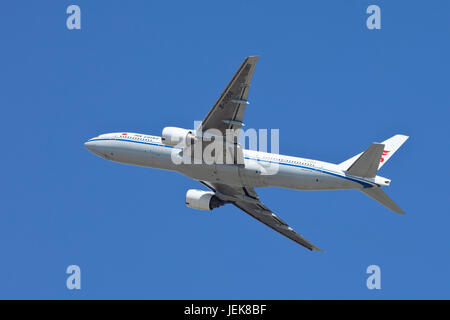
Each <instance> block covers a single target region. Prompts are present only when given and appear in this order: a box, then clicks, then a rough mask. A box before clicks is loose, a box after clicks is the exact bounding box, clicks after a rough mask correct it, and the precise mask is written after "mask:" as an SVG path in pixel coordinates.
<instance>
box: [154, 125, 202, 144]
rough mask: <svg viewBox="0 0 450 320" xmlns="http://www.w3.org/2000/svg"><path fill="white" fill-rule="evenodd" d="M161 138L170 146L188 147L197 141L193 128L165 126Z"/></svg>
mask: <svg viewBox="0 0 450 320" xmlns="http://www.w3.org/2000/svg"><path fill="white" fill-rule="evenodd" d="M161 140H162V142H163V143H164V144H165V145H168V146H173V147H174V146H178V147H188V146H190V145H192V144H193V143H194V142H195V136H194V133H193V131H192V130H186V129H182V128H177V127H165V128H164V129H163V131H162V134H161Z"/></svg>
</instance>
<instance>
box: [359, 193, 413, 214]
mask: <svg viewBox="0 0 450 320" xmlns="http://www.w3.org/2000/svg"><path fill="white" fill-rule="evenodd" d="M360 190H361V191H362V192H364V193H365V194H367V195H368V196H369V197H371V198H372V199H374V200H376V201H378V202H379V203H381V204H382V205H384V206H386V207H388V208H389V209H391V210H392V211H394V212H395V213H401V214H405V211H403V210H402V209H401V208H400V207H399V206H398V205H397V204H395V202H394V201H393V200H392V199H391V198H389V196H388V195H387V194H386V193H385V192H384V191H383V190H381V188H378V187H372V188H363V189H360Z"/></svg>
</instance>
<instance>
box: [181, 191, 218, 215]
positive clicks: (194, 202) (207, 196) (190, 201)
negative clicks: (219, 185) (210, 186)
mask: <svg viewBox="0 0 450 320" xmlns="http://www.w3.org/2000/svg"><path fill="white" fill-rule="evenodd" d="M224 204H225V203H224V202H223V201H222V200H220V199H219V198H218V197H217V196H216V195H215V193H214V192H212V191H203V190H196V189H190V190H188V191H187V192H186V205H187V206H188V207H189V208H193V209H198V210H212V209H214V208H217V207H220V206H222V205H224Z"/></svg>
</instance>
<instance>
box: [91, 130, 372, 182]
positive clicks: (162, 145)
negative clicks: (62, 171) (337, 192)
mask: <svg viewBox="0 0 450 320" xmlns="http://www.w3.org/2000/svg"><path fill="white" fill-rule="evenodd" d="M89 141H124V142H134V143H140V144H147V145H151V146H157V147H164V148H171V149H182V148H180V147H172V146H168V145H165V144H159V143H152V142H144V141H134V140H127V139H120V138H115V139H112V138H100V139H96V138H93V139H90V140H89ZM244 159H247V160H254V161H259V162H267V163H274V164H282V165H285V166H291V167H297V168H303V169H307V170H311V171H317V172H322V173H325V174H329V175H332V176H335V177H339V178H342V179H346V180H350V181H353V182H356V183H359V184H361V185H362V186H363V187H364V188H371V187H373V186H376V185H377V184H375V183H372V182H367V181H361V180H358V179H356V178H351V177H347V176H343V175H340V174H339V173H337V172H331V171H327V170H323V169H317V168H311V167H305V166H301V165H298V164H292V163H283V162H274V161H270V160H263V159H258V158H249V157H244Z"/></svg>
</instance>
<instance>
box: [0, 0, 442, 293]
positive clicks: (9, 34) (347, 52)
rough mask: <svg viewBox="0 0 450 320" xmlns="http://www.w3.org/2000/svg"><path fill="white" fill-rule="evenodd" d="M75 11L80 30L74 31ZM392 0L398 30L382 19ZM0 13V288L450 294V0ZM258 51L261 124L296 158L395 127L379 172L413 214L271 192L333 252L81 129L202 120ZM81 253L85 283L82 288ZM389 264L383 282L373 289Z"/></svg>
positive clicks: (138, 5)
mask: <svg viewBox="0 0 450 320" xmlns="http://www.w3.org/2000/svg"><path fill="white" fill-rule="evenodd" d="M70 4H78V5H79V6H80V7H81V11H82V29H81V30H80V31H76V30H75V31H69V30H67V28H66V17H67V14H66V8H67V6H68V5H70ZM370 4H378V5H379V6H380V7H381V10H382V12H381V13H382V29H381V30H378V31H370V30H368V29H367V28H366V23H365V20H366V18H367V16H368V15H367V14H366V13H365V10H366V8H367V6H368V5H370ZM1 8H2V9H1V14H0V36H1V41H2V46H1V50H0V61H1V62H0V63H1V69H0V88H1V89H0V106H1V110H2V117H1V128H2V138H3V139H2V150H3V151H2V157H1V160H0V161H1V167H2V170H1V172H2V175H1V177H2V183H1V184H0V188H1V201H0V207H1V214H0V248H1V249H0V252H1V264H0V298H61V299H80V298H87V299H92V298H106V299H107V298H126V299H128V298H138V299H140V298H150V299H171V298H175V299H199V298H208V299H216V298H218V299H222V298H236V299H240V298H245V299H258V298H262V299H266V298H267V299H303V298H357V299H379V298H386V299H392V298H450V294H449V290H450V275H449V270H450V256H449V252H450V250H449V249H450V236H449V232H448V230H449V224H450V212H449V209H448V185H447V182H448V180H449V178H450V177H449V169H448V159H449V157H450V151H449V148H448V138H449V125H448V121H449V117H450V112H449V105H450V97H449V73H450V63H449V56H450V44H449V41H448V35H449V31H450V22H449V20H448V15H449V12H450V11H449V9H450V2H448V1H444V0H442V1H429V2H424V1H379V0H371V1H363V0H353V1H343V0H342V1H291V2H276V3H275V2H274V1H204V2H197V1H193V2H192V1H189V2H186V1H179V2H173V1H164V2H163V1H159V2H157V1H152V2H150V1H128V2H126V1H81V0H73V1H39V2H38V1H7V2H5V3H2V6H1ZM247 55H260V60H259V62H258V66H257V69H256V72H255V75H254V81H253V84H252V88H251V92H250V100H251V104H250V105H249V107H248V109H247V113H246V117H245V119H246V121H245V122H246V125H247V127H251V128H268V129H270V128H278V129H280V151H281V153H283V154H289V155H294V156H300V157H307V158H314V159H320V160H325V161H330V162H341V161H343V160H345V159H347V158H349V157H351V156H353V155H354V154H356V153H358V152H360V151H362V150H364V149H365V148H366V147H367V146H368V145H369V144H370V143H372V142H375V141H376V142H379V141H382V140H384V139H386V138H388V137H390V136H392V135H394V134H396V133H402V134H407V135H410V136H411V138H410V139H409V140H408V141H407V143H406V144H405V145H404V146H403V147H402V148H401V149H400V150H399V151H398V153H396V154H395V156H394V157H393V158H391V160H390V161H389V163H387V165H385V166H384V167H383V168H382V170H381V171H380V174H381V175H383V176H386V177H389V178H391V179H392V185H391V187H389V188H387V189H386V191H387V193H388V194H389V195H390V196H391V197H392V198H393V199H394V200H395V201H396V202H397V203H398V204H399V205H400V206H401V207H402V208H403V209H404V210H405V211H406V212H407V214H406V215H405V216H401V215H396V214H394V213H391V212H390V211H388V210H387V209H386V208H384V207H382V206H381V205H380V204H378V203H377V202H375V201H373V200H371V199H369V198H368V197H366V196H365V195H363V194H362V193H360V192H357V191H354V190H351V191H334V192H333V191H325V192H302V191H293V190H283V189H276V188H268V189H259V190H258V192H259V194H260V196H261V198H262V199H263V201H264V203H265V204H267V206H268V207H270V208H271V209H272V210H274V211H275V212H276V213H278V214H279V215H280V216H281V217H282V218H283V219H284V220H286V221H287V222H288V223H290V224H291V225H292V226H293V227H294V228H295V229H296V230H298V231H299V232H300V233H302V234H303V235H304V236H305V237H306V238H308V239H309V240H311V241H312V242H313V243H315V244H316V245H317V246H319V247H320V248H323V249H324V250H325V251H326V252H325V253H323V254H321V253H311V252H310V251H308V250H305V249H303V248H302V247H300V246H298V245H297V244H295V243H294V242H292V241H290V240H288V239H286V238H284V237H282V236H280V235H278V234H277V233H275V232H273V231H272V230H270V229H269V228H267V227H265V226H263V225H261V224H260V223H257V222H256V221H254V220H253V219H251V218H250V217H249V216H247V215H246V214H244V213H242V212H240V211H239V210H238V209H236V208H234V207H233V206H231V205H230V206H225V207H222V208H219V209H218V210H216V211H215V212H213V213H212V214H210V213H207V212H206V213H204V212H200V211H198V212H197V211H195V210H193V209H189V208H187V207H186V206H185V204H184V196H185V192H186V190H187V189H189V188H201V187H202V186H201V185H200V184H199V183H198V182H196V181H193V180H190V179H188V178H186V177H184V176H182V175H180V174H176V173H171V172H164V171H158V170H154V169H147V168H141V167H132V166H126V165H120V164H117V163H113V162H108V161H106V160H103V159H101V158H98V157H96V156H94V155H93V154H91V153H90V152H88V151H87V150H86V149H85V148H84V146H83V142H84V141H86V140H87V139H89V138H91V137H93V136H96V135H98V134H100V133H106V132H116V131H132V132H142V133H148V134H154V135H160V133H161V130H162V128H163V127H165V126H168V125H172V126H180V127H190V126H192V123H193V120H201V119H203V117H204V115H205V114H206V113H207V112H208V110H209V109H210V107H211V106H212V104H213V103H214V102H215V99H216V98H217V97H218V95H219V94H220V93H221V91H222V90H223V88H224V87H225V85H226V84H227V82H228V81H229V79H230V78H231V76H232V75H233V73H234V71H235V70H236V68H237V67H238V66H239V64H240V63H241V61H242V59H243V58H244V57H245V56H247ZM71 264H76V265H79V266H80V267H81V271H82V289H81V290H80V291H75V290H74V291H69V290H67V289H66V287H65V281H66V276H67V275H66V274H65V270H66V267H67V266H68V265H71ZM371 264H376V265H379V266H380V267H381V273H382V276H381V286H382V289H381V290H379V291H377V290H368V289H367V288H366V278H367V276H368V275H367V274H366V272H365V271H366V268H367V266H369V265H371Z"/></svg>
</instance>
